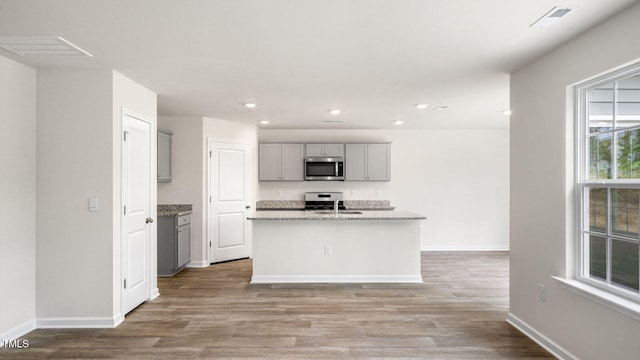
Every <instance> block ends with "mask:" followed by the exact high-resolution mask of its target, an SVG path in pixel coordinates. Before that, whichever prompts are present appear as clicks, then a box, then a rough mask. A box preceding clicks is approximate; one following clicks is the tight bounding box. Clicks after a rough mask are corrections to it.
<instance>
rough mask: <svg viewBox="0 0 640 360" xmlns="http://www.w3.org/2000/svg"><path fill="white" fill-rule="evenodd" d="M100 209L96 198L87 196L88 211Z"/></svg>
mask: <svg viewBox="0 0 640 360" xmlns="http://www.w3.org/2000/svg"><path fill="white" fill-rule="evenodd" d="M98 210H100V202H99V201H98V198H89V211H91V212H96V211H98Z"/></svg>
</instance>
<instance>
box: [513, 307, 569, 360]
mask: <svg viewBox="0 0 640 360" xmlns="http://www.w3.org/2000/svg"><path fill="white" fill-rule="evenodd" d="M507 322H508V323H509V324H511V325H512V326H513V327H515V328H516V329H518V330H519V331H520V332H521V333H523V334H525V335H526V336H527V337H529V338H530V339H531V340H533V341H535V342H536V343H538V345H540V346H542V347H543V348H545V350H547V351H548V352H550V353H551V354H552V355H553V356H555V357H556V358H558V359H561V360H578V358H577V357H576V356H574V355H573V354H571V353H570V352H569V351H567V350H566V349H564V348H563V347H562V346H560V345H558V344H556V343H555V342H554V341H553V340H551V339H549V338H548V337H546V336H544V335H543V334H542V333H540V332H539V331H538V330H536V329H534V328H533V327H531V326H530V325H529V324H527V323H526V322H524V321H522V319H520V318H519V317H517V316H515V315H513V314H512V313H509V314H508V315H507Z"/></svg>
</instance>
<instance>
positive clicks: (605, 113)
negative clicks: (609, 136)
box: [587, 83, 614, 133]
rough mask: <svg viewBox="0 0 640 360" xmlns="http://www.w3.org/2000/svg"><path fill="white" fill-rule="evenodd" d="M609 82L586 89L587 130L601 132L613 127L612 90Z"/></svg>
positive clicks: (612, 85) (612, 86)
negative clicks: (587, 105)
mask: <svg viewBox="0 0 640 360" xmlns="http://www.w3.org/2000/svg"><path fill="white" fill-rule="evenodd" d="M613 89H614V84H613V83H609V84H605V85H602V86H599V87H598V88H595V89H591V90H589V91H588V95H587V96H588V99H589V100H588V101H589V108H588V110H587V111H588V112H589V132H590V133H595V132H601V131H607V130H611V129H612V128H613V94H614V93H613V91H614V90H613Z"/></svg>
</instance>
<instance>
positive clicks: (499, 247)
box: [420, 245, 509, 251]
mask: <svg viewBox="0 0 640 360" xmlns="http://www.w3.org/2000/svg"><path fill="white" fill-rule="evenodd" d="M420 251H509V245H482V246H471V245H469V246H467V245H465V246H422V247H421V248H420Z"/></svg>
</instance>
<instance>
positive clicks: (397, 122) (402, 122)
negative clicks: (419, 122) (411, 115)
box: [393, 120, 404, 125]
mask: <svg viewBox="0 0 640 360" xmlns="http://www.w3.org/2000/svg"><path fill="white" fill-rule="evenodd" d="M393 123H394V124H396V125H402V124H404V121H402V120H395V121H394V122H393Z"/></svg>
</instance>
